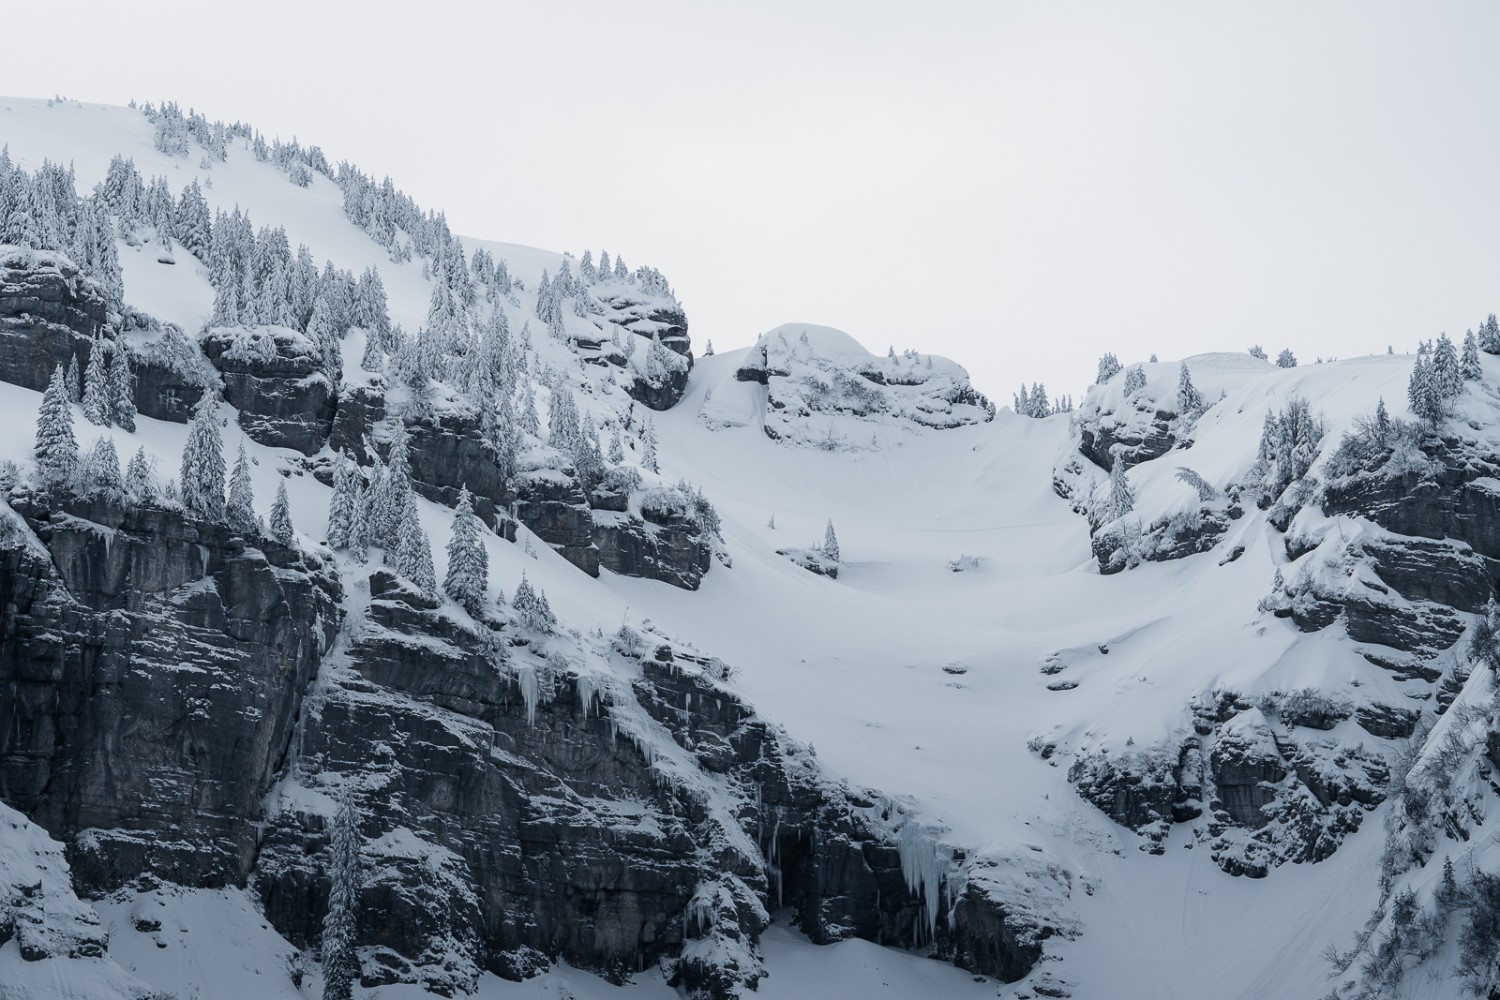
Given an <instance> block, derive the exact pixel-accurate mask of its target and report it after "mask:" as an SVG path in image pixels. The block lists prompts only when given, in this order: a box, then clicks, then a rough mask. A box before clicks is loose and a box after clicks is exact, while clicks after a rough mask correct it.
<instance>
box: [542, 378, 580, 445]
mask: <svg viewBox="0 0 1500 1000" xmlns="http://www.w3.org/2000/svg"><path fill="white" fill-rule="evenodd" d="M578 432H579V425H578V404H577V403H576V402H574V401H573V393H572V390H570V389H568V387H567V386H565V385H563V384H562V383H561V380H559V381H558V382H557V383H555V384H554V385H553V387H552V397H551V405H550V406H549V408H548V410H547V442H548V443H549V444H551V445H552V447H554V448H556V449H557V450H558V451H560V452H562V453H563V454H567V453H569V452H571V451H572V450H573V445H574V443H575V442H576V441H577V440H578Z"/></svg>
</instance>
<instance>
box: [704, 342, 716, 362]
mask: <svg viewBox="0 0 1500 1000" xmlns="http://www.w3.org/2000/svg"><path fill="white" fill-rule="evenodd" d="M703 356H704V357H705V358H711V357H713V356H714V342H713V341H712V340H708V341H705V342H704V344H703Z"/></svg>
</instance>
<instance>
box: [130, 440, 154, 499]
mask: <svg viewBox="0 0 1500 1000" xmlns="http://www.w3.org/2000/svg"><path fill="white" fill-rule="evenodd" d="M125 495H126V497H127V498H128V499H129V500H130V501H131V502H132V503H155V502H156V475H155V474H154V473H153V472H152V470H151V460H150V459H148V458H147V457H146V449H145V448H137V449H136V450H135V454H134V455H132V456H131V458H130V461H129V462H128V463H127V464H126V466H125Z"/></svg>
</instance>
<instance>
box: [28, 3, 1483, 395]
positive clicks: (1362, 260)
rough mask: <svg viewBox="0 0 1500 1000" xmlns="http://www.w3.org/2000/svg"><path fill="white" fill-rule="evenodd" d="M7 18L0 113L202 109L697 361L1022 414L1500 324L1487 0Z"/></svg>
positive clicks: (31, 14)
mask: <svg viewBox="0 0 1500 1000" xmlns="http://www.w3.org/2000/svg"><path fill="white" fill-rule="evenodd" d="M12 6H14V7H18V8H19V9H16V10H7V12H6V14H5V15H4V21H5V33H6V35H8V36H10V37H12V38H23V39H34V41H32V42H28V43H27V44H24V45H7V46H5V54H4V57H3V58H0V93H8V94H18V95H31V96H51V95H52V94H54V93H61V94H64V95H65V96H68V97H73V98H77V99H80V100H85V101H99V102H106V103H119V104H123V103H125V102H126V101H128V100H129V99H130V98H132V97H134V98H137V99H139V100H161V99H163V98H168V99H174V100H177V101H179V102H180V103H182V104H184V105H192V106H195V107H197V108H198V109H200V110H202V111H204V112H205V113H207V114H208V115H209V117H211V118H214V117H217V118H224V119H227V120H232V119H235V118H241V119H244V120H247V121H250V122H252V123H254V124H255V125H257V126H258V127H260V128H261V129H263V130H264V131H265V132H266V133H267V134H268V135H270V134H279V135H281V136H283V137H288V136H291V135H292V134H296V135H297V136H298V137H299V138H301V139H302V140H303V141H304V142H314V143H318V144H320V145H322V146H323V148H324V149H325V151H327V153H328V154H329V155H330V156H331V157H333V158H335V159H337V158H347V159H350V160H352V161H353V162H355V163H357V164H359V165H360V166H361V167H362V168H364V169H365V170H367V171H369V172H372V173H374V174H376V175H377V176H379V175H382V174H387V173H388V174H390V175H391V177H392V178H393V179H394V180H395V181H396V183H397V185H398V186H400V187H402V188H404V189H405V190H406V191H407V192H409V193H410V194H412V195H413V196H414V197H415V198H416V199H417V200H418V202H419V203H421V204H422V205H424V206H430V207H435V208H440V209H443V210H445V211H447V213H448V218H449V221H450V222H451V223H452V225H453V226H454V228H455V229H456V230H457V231H459V232H461V233H466V234H470V235H474V236H482V237H485V238H490V239H499V240H505V241H509V242H517V243H528V244H533V245H537V246H543V247H549V248H552V249H558V250H562V249H571V250H573V251H575V252H580V253H581V252H582V250H583V249H584V248H586V247H587V248H592V249H593V250H594V251H595V252H596V253H597V251H598V250H599V248H601V247H604V248H607V249H609V250H610V251H611V252H612V253H613V252H623V253H624V254H625V256H626V260H627V261H629V262H630V263H631V264H632V265H634V264H641V263H649V264H653V265H655V266H657V267H659V268H661V269H662V270H663V271H664V272H665V273H666V275H667V277H668V278H669V279H670V280H671V281H672V283H673V284H674V286H675V287H676V288H677V291H678V294H679V296H680V297H681V298H682V300H683V302H684V304H685V305H686V307H687V311H688V315H689V319H690V322H691V325H692V335H693V339H694V342H695V344H698V345H701V344H702V342H703V341H704V339H706V338H710V337H711V338H712V339H713V340H714V343H715V346H716V347H718V348H720V349H724V348H728V347H732V346H738V345H743V344H746V343H749V342H750V340H751V339H752V338H753V337H754V335H755V334H756V333H757V332H758V331H760V330H763V329H766V328H769V327H771V326H774V325H776V324H779V323H782V322H786V321H795V320H803V321H807V322H815V323H825V324H828V325H830V326H836V327H839V328H841V329H844V330H847V331H848V332H849V333H851V334H852V335H854V336H855V337H856V338H858V339H859V340H861V341H862V342H864V343H865V344H866V345H867V346H869V347H870V348H871V349H872V350H876V351H879V352H883V351H884V349H885V347H886V345H887V344H891V343H894V344H895V346H896V347H897V349H898V350H899V349H901V348H903V347H907V346H911V347H916V348H918V349H919V350H924V351H932V352H936V353H941V354H946V355H948V356H950V357H953V358H955V359H956V360H958V361H960V362H961V363H963V364H965V365H966V366H967V367H968V368H969V370H970V371H971V373H972V374H973V375H974V377H975V380H976V382H977V383H978V384H979V386H980V387H981V388H982V389H984V390H985V391H987V392H990V393H992V394H993V395H994V396H995V397H996V399H997V401H998V402H1001V403H1009V401H1010V393H1011V391H1012V390H1013V389H1014V387H1015V383H1017V382H1019V381H1021V380H1023V379H1024V380H1027V381H1031V380H1034V379H1040V380H1044V381H1045V382H1046V384H1047V386H1048V387H1049V389H1051V390H1052V391H1053V392H1054V393H1059V392H1071V393H1073V394H1074V395H1075V396H1076V395H1080V394H1081V393H1082V390H1083V389H1084V387H1085V386H1086V385H1087V383H1088V382H1089V381H1091V380H1092V377H1093V371H1094V365H1095V359H1096V358H1097V357H1098V355H1099V354H1100V353H1101V352H1103V351H1105V350H1114V351H1115V352H1117V353H1118V354H1119V355H1120V356H1121V358H1122V359H1123V360H1126V361H1127V362H1128V361H1130V360H1136V359H1143V358H1145V357H1146V356H1147V355H1149V354H1150V353H1152V352H1156V353H1158V354H1160V355H1161V356H1162V358H1163V359H1167V358H1173V357H1179V356H1182V355H1186V354H1192V353H1197V352H1200V351H1206V350H1240V349H1243V348H1244V347H1246V346H1247V345H1249V344H1250V343H1252V342H1256V343H1261V344H1263V345H1264V346H1265V347H1266V348H1267V349H1269V350H1270V351H1271V352H1272V353H1273V354H1274V353H1275V352H1276V351H1277V350H1279V349H1280V348H1281V347H1283V346H1291V347H1292V348H1293V350H1294V351H1296V353H1297V354H1298V356H1299V357H1300V358H1302V359H1304V360H1305V361H1311V360H1312V358H1313V357H1314V356H1315V355H1318V354H1324V355H1340V356H1343V355H1352V354H1358V353H1369V352H1371V351H1377V350H1378V351H1383V350H1384V349H1385V347H1386V345H1387V344H1388V343H1394V344H1395V345H1396V349H1397V350H1398V351H1400V350H1405V349H1408V348H1410V347H1411V345H1413V344H1414V343H1415V341H1416V340H1417V339H1418V338H1419V337H1429V336H1434V335H1436V334H1437V333H1438V332H1439V331H1441V330H1447V331H1449V332H1450V333H1462V331H1463V329H1464V328H1465V327H1467V326H1470V325H1472V324H1474V323H1475V322H1476V321H1477V320H1479V319H1481V318H1482V317H1483V315H1484V314H1485V313H1486V312H1489V311H1490V310H1495V309H1500V289H1497V278H1500V241H1497V221H1500V183H1497V180H1500V177H1497V173H1500V171H1497V167H1500V139H1497V137H1496V126H1497V124H1500V59H1497V58H1496V54H1497V51H1500V6H1497V5H1495V4H1493V3H1486V2H1457V3H1437V4H1416V3H1372V2H1320V3H1313V4H1309V3H1305V2H1295V3H1293V2H1257V3H1253V4H1251V3H1237V4H1228V3H1205V2H1201V0H1200V2H1191V3H1130V4H1122V3H1114V2H1101V3H1069V2H1021V3H979V2H972V3H959V2H946V3H945V2H935V3H929V4H920V5H919V4H911V3H884V2H872V0H862V2H806V0H804V2H789V0H762V2H758V3H745V4H724V3H703V2H662V3H654V2H624V0H616V2H613V3H592V2H572V3H566V4H547V3H536V4H525V5H522V4H492V3H484V4H479V3H475V4H468V3H442V2H434V3H427V4H401V5H395V4H378V3H377V4H340V5H337V6H336V7H335V6H334V5H330V4H317V3H307V2H302V3H286V2H281V0H268V2H259V3H256V4H237V3H221V4H204V3H202V2H195V3H185V2H176V0H172V2H155V3H141V4H128V5H127V4H120V3H107V4H105V3H95V2H82V3H69V4H68V5H67V6H66V8H65V11H66V16H65V17H63V16H62V15H61V14H60V13H59V9H57V8H47V7H45V6H44V5H39V4H24V5H12ZM60 18H62V19H61V20H60ZM3 138H4V137H3V136H0V140H3Z"/></svg>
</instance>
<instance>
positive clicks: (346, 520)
mask: <svg viewBox="0 0 1500 1000" xmlns="http://www.w3.org/2000/svg"><path fill="white" fill-rule="evenodd" d="M358 477H359V473H358V472H356V471H355V470H354V469H353V468H351V467H350V464H349V456H348V455H347V454H345V453H344V452H342V451H341V452H339V457H338V459H337V460H336V461H335V462H334V466H333V495H332V496H330V497H329V498H328V545H329V547H331V548H335V549H347V548H348V547H349V539H350V535H351V532H352V531H353V530H354V513H355V508H354V505H355V502H356V500H357V499H358V496H357V494H356V486H355V481H356V479H358Z"/></svg>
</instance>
